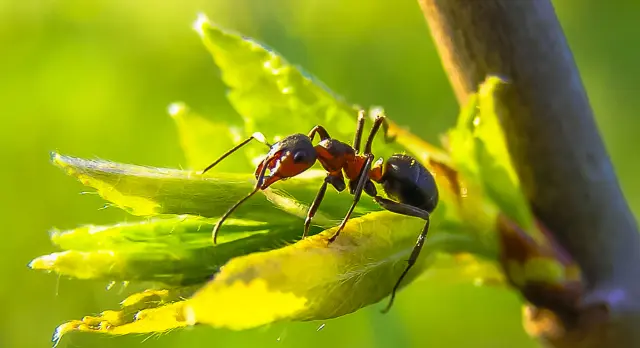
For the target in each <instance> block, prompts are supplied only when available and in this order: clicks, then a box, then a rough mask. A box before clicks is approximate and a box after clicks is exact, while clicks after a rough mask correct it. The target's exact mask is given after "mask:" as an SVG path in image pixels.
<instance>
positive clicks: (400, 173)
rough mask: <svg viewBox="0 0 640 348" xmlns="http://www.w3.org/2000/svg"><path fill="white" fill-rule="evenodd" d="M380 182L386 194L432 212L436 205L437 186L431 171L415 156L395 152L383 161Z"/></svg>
mask: <svg viewBox="0 0 640 348" xmlns="http://www.w3.org/2000/svg"><path fill="white" fill-rule="evenodd" d="M383 172H384V174H383V176H382V179H381V180H380V183H381V184H382V187H383V188H384V191H385V192H386V193H387V195H389V196H391V197H392V198H395V199H397V200H398V201H399V202H401V203H405V204H408V205H411V206H414V207H416V208H420V209H422V210H425V211H427V212H429V213H430V212H432V211H433V210H434V209H435V208H436V206H437V205H438V187H437V186H436V181H435V179H434V177H433V175H431V173H430V172H429V171H428V170H427V169H426V168H425V167H424V166H423V165H422V164H420V163H419V162H418V161H417V160H416V159H415V158H413V157H411V156H407V155H401V154H395V155H392V156H391V157H389V159H387V160H386V162H385V167H384V171H383Z"/></svg>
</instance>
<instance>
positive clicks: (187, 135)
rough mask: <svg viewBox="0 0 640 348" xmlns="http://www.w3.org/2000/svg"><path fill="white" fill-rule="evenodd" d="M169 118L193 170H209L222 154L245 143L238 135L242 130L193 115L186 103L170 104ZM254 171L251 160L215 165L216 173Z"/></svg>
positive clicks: (223, 162) (230, 161)
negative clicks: (174, 125) (242, 142)
mask: <svg viewBox="0 0 640 348" xmlns="http://www.w3.org/2000/svg"><path fill="white" fill-rule="evenodd" d="M169 115H170V116H171V118H172V119H173V120H174V121H175V123H176V128H177V130H178V136H179V138H180V145H181V146H182V150H183V152H184V154H185V157H186V159H187V164H188V167H189V168H191V169H194V170H197V171H199V170H202V169H204V168H206V167H207V166H208V165H209V164H211V163H212V162H213V161H214V160H215V159H216V158H217V156H218V155H219V154H222V153H224V152H225V151H226V150H227V149H230V148H232V147H233V146H234V145H236V143H238V142H239V141H241V140H243V139H240V138H242V136H240V135H239V134H237V133H238V132H239V131H236V132H233V129H232V128H230V127H229V125H228V124H227V123H226V122H224V121H217V122H215V121H212V120H209V119H207V118H205V117H203V116H201V115H199V114H197V113H194V112H193V111H192V110H191V109H189V107H188V106H187V105H186V104H184V103H173V104H171V105H170V106H169ZM261 146H264V145H261ZM251 170H252V166H251V165H250V162H249V161H248V160H247V161H240V160H229V161H222V162H221V163H220V164H218V165H217V166H216V171H219V172H226V173H249V172H251Z"/></svg>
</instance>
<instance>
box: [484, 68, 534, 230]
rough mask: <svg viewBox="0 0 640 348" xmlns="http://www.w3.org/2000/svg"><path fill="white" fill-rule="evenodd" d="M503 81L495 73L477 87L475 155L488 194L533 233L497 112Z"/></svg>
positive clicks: (527, 206) (526, 203)
mask: <svg viewBox="0 0 640 348" xmlns="http://www.w3.org/2000/svg"><path fill="white" fill-rule="evenodd" d="M505 83H506V82H505V81H503V80H501V79H500V78H498V77H495V76H490V77H488V78H487V79H486V80H485V82H484V83H483V84H482V85H480V89H479V91H478V105H479V109H480V115H479V118H478V119H477V120H475V121H474V125H475V126H476V127H475V136H476V137H477V138H478V140H479V141H480V142H479V146H481V147H482V148H481V149H479V152H478V155H477V156H478V161H479V164H480V167H481V168H482V171H483V173H482V178H483V180H484V185H485V188H486V190H487V194H488V195H489V196H490V197H491V198H492V199H493V200H494V201H495V202H496V203H497V204H498V206H500V209H501V210H502V211H503V212H505V213H506V214H507V216H510V217H511V218H512V219H513V220H514V221H516V222H517V223H518V224H519V225H520V226H521V228H523V229H524V230H525V231H528V232H529V233H535V226H534V225H533V220H534V219H533V214H532V213H531V210H530V208H529V203H528V201H527V199H526V197H525V196H524V193H523V192H522V187H521V186H520V180H519V178H518V175H517V174H516V171H515V169H514V167H513V165H512V163H511V156H510V155H509V151H508V147H507V141H506V139H505V135H504V132H503V130H502V126H501V125H500V119H499V116H498V113H499V112H500V111H501V109H500V105H499V101H500V98H498V97H497V93H499V91H500V89H501V88H502V87H504V85H505Z"/></svg>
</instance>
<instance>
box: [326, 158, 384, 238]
mask: <svg viewBox="0 0 640 348" xmlns="http://www.w3.org/2000/svg"><path fill="white" fill-rule="evenodd" d="M372 163H373V155H368V156H367V160H366V162H365V163H364V166H363V167H362V170H361V171H360V175H359V176H358V178H359V179H358V185H357V186H356V189H355V191H354V193H353V203H351V207H349V211H347V215H345V217H344V219H342V222H341V223H340V226H338V230H337V231H336V232H335V233H334V234H333V236H331V238H329V243H333V241H335V240H336V238H338V236H339V235H340V232H341V231H342V230H343V229H344V226H345V225H346V224H347V221H349V218H350V217H351V214H352V213H353V210H354V209H355V208H356V205H358V202H359V201H360V197H361V196H362V191H363V190H364V187H365V185H366V183H367V181H369V176H368V175H367V173H368V172H369V170H370V169H371V164H372Z"/></svg>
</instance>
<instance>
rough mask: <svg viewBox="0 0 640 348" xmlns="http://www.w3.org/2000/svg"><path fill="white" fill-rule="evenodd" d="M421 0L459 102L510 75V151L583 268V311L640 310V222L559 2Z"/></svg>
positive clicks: (528, 188)
mask: <svg viewBox="0 0 640 348" xmlns="http://www.w3.org/2000/svg"><path fill="white" fill-rule="evenodd" d="M419 3H420V5H421V8H422V11H423V13H424V15H425V17H426V19H427V22H428V24H429V27H430V29H431V33H432V35H433V37H434V39H435V42H436V45H437V47H438V50H439V53H440V55H441V57H442V62H443V65H444V68H445V70H446V71H447V73H448V76H449V79H450V81H451V84H452V86H453V89H454V91H455V94H456V96H457V98H458V101H459V102H460V103H461V104H463V103H464V102H465V101H466V99H467V97H468V96H469V94H471V93H473V92H474V91H475V90H476V89H477V86H478V85H479V83H480V82H482V81H483V80H484V79H485V77H486V76H487V75H488V74H497V75H499V76H501V77H504V78H506V79H507V80H508V81H509V82H510V84H509V87H508V88H506V89H505V90H504V93H503V95H502V100H501V102H502V103H503V104H504V105H503V106H504V112H503V113H502V114H501V117H502V119H501V122H502V124H503V127H504V128H505V132H506V135H507V142H508V147H509V152H510V154H511V157H512V159H513V162H514V166H515V167H516V170H517V172H518V174H519V176H520V180H521V182H522V186H523V189H524V190H525V194H526V195H527V198H528V199H529V202H530V204H531V207H532V209H533V211H534V213H535V215H536V216H537V217H538V218H539V219H540V220H541V221H543V222H544V223H545V224H546V225H547V227H548V228H549V229H550V230H551V231H552V232H553V234H554V237H555V238H556V239H557V240H558V242H559V243H560V244H561V245H562V246H563V247H564V248H565V249H566V250H567V251H568V252H569V253H570V255H571V256H572V257H573V258H574V259H575V260H576V261H577V262H578V264H579V265H580V266H581V268H582V271H583V276H584V281H585V284H586V294H585V297H584V298H583V301H582V308H583V309H585V311H583V312H584V313H586V312H587V310H586V308H593V306H595V305H606V307H607V311H609V315H608V319H610V321H609V323H611V322H612V321H614V320H615V321H617V320H618V319H620V318H623V317H624V318H626V317H627V315H633V314H638V313H640V266H639V265H640V235H639V234H638V228H637V223H636V221H635V218H634V216H633V215H632V213H631V211H630V210H629V208H628V206H627V203H626V201H625V198H624V196H623V194H622V192H621V189H620V187H619V184H618V181H617V178H616V175H615V173H614V170H613V166H612V164H611V161H610V159H609V156H608V154H607V152H606V150H605V147H604V144H603V141H602V139H601V138H600V135H599V133H598V130H597V126H596V124H595V121H594V117H593V111H592V109H591V107H590V105H589V101H588V98H587V95H586V92H585V90H584V87H583V85H582V81H581V79H580V75H579V73H578V71H577V68H576V65H575V62H574V59H573V56H572V54H571V50H570V49H569V47H568V45H567V42H566V39H565V36H564V34H563V31H562V28H561V26H560V24H559V22H558V19H557V17H556V14H555V11H554V9H553V6H552V4H551V2H550V1H549V0H517V1H515V0H482V1H478V0H419ZM584 313H580V314H579V316H582V314H584ZM579 319H580V318H579ZM580 320H581V319H580ZM580 322H581V323H583V322H582V321H580ZM564 324H565V326H566V325H568V323H566V322H565V323H564ZM569 326H571V325H569ZM609 326H610V325H609ZM623 326H624V325H620V326H618V328H622V327H623ZM602 327H604V326H602ZM602 327H601V328H602ZM629 327H633V325H630V326H629ZM583 329H584V330H588V329H586V328H584V327H583ZM569 330H570V331H571V330H573V331H575V330H578V328H577V327H574V328H570V327H569ZM571 333H572V332H569V334H567V335H564V336H565V338H566V337H569V336H571V335H570V334H571ZM618 334H619V335H622V334H623V333H620V332H619V333H618ZM624 334H628V335H630V336H626V337H623V336H624V335H623V336H618V337H617V339H622V338H626V339H627V341H625V342H626V343H627V344H628V342H629V341H628V340H630V339H635V340H640V332H638V330H636V331H635V332H634V330H628V331H626V332H624ZM601 338H602V337H601ZM605 339H612V338H611V337H605ZM563 342H564V343H566V342H567V341H566V339H565V340H564V341H563V340H562V339H559V340H556V341H554V344H557V346H565V345H564V343H563ZM585 342H587V341H585ZM616 342H617V341H616ZM591 343H593V342H591ZM599 343H601V344H602V345H601V346H605V344H606V346H610V344H611V343H612V341H607V340H605V341H601V342H599ZM585 344H587V343H585ZM569 346H571V347H586V346H589V345H569Z"/></svg>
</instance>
